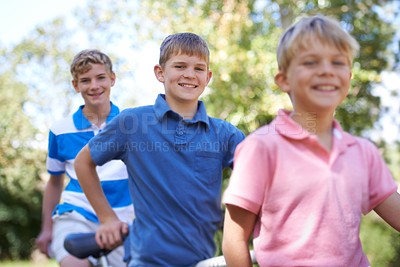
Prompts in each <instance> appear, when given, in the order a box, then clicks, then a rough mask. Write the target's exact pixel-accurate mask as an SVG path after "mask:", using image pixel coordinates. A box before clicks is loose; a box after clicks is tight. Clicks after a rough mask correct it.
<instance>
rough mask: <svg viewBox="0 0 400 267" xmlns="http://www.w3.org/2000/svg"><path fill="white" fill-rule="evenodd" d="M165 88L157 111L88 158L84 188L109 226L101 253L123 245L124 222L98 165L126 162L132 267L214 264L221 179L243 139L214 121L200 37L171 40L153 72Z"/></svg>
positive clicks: (104, 137) (115, 132)
mask: <svg viewBox="0 0 400 267" xmlns="http://www.w3.org/2000/svg"><path fill="white" fill-rule="evenodd" d="M154 73H155V76H156V78H157V80H158V81H160V82H161V83H163V84H164V89H165V95H163V94H160V95H159V96H158V97H157V99H156V102H155V104H154V105H152V106H144V107H138V108H132V109H127V110H125V111H123V112H121V114H120V115H118V116H117V117H116V118H115V119H114V120H113V121H112V122H111V123H110V124H109V125H107V127H106V128H105V130H104V131H103V132H102V133H100V134H99V135H97V136H96V137H95V138H93V139H92V140H91V141H90V142H89V143H88V145H87V146H86V147H85V148H84V149H82V150H81V152H80V153H79V155H78V156H77V161H76V162H75V169H76V172H77V175H78V179H79V182H80V183H81V185H82V188H83V190H84V192H85V194H86V196H87V197H88V199H89V201H90V202H91V204H92V205H93V207H94V209H95V210H96V213H97V214H98V216H99V218H100V220H101V222H102V225H101V226H100V228H99V230H98V231H97V233H96V240H97V243H98V244H99V245H100V246H101V247H105V248H112V247H114V246H115V245H117V244H120V242H121V233H123V234H125V233H127V232H128V226H127V225H126V224H125V223H123V222H121V221H120V220H118V218H117V217H116V216H115V213H114V212H113V210H112V209H111V208H110V206H109V204H108V202H107V200H106V199H105V198H104V196H103V195H102V192H101V188H100V186H99V181H98V177H97V174H96V172H95V167H96V165H103V164H105V163H106V162H108V161H110V160H114V159H121V160H122V161H123V162H124V163H125V164H126V165H127V168H128V173H129V185H130V189H131V192H132V199H133V203H134V205H135V214H136V219H135V221H133V224H132V227H131V228H130V235H129V236H130V247H131V248H130V256H131V260H130V262H129V266H194V265H195V264H196V263H197V262H198V261H200V260H203V259H206V258H210V257H212V256H214V253H215V244H214V240H213V237H214V234H215V233H216V231H217V230H218V227H219V226H220V223H221V220H222V212H221V189H222V188H221V187H222V171H223V169H224V168H225V167H229V166H230V167H231V166H232V160H233V154H234V150H235V148H236V145H237V144H238V143H239V142H241V141H242V140H243V139H244V134H243V133H242V132H241V131H240V130H238V129H237V128H236V127H234V126H233V125H231V124H230V123H228V122H226V121H223V120H220V119H216V118H211V117H209V116H208V115H207V113H206V109H205V107H204V104H203V102H201V101H199V100H198V99H199V97H200V95H201V94H202V93H203V91H204V89H205V87H206V86H207V84H208V82H209V81H210V79H211V76H212V72H211V71H210V70H209V50H208V46H207V44H206V42H205V41H204V40H203V39H202V38H201V37H199V36H197V35H196V34H193V33H178V34H173V35H170V36H168V37H167V38H166V39H165V40H164V41H163V43H162V44H161V47H160V60H159V64H158V65H156V66H155V67H154Z"/></svg>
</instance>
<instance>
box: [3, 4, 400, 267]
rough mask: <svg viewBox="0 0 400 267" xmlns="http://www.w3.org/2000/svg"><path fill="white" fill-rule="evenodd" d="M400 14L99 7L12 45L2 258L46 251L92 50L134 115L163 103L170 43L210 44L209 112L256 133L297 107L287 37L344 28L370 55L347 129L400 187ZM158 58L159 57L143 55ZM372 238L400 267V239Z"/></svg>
mask: <svg viewBox="0 0 400 267" xmlns="http://www.w3.org/2000/svg"><path fill="white" fill-rule="evenodd" d="M399 6H400V5H398V2H397V1H387V0H366V1H361V0H331V1H328V0H296V1H294V0H247V1H241V0H163V1H157V0H145V1H139V0H131V1H127V0H116V1H111V0H104V1H94V0H88V1H87V6H86V7H85V8H77V9H76V10H75V11H74V13H73V15H71V16H69V17H59V18H56V19H54V20H53V21H49V22H48V23H45V24H43V25H40V26H37V28H36V29H35V30H34V31H32V32H31V33H30V34H29V36H26V37H25V38H24V39H23V40H22V41H21V42H20V43H18V44H16V45H13V46H12V47H1V45H0V85H1V86H0V90H1V94H0V103H1V105H0V109H1V114H2V116H1V118H0V127H1V131H0V137H1V138H0V142H1V146H0V150H1V153H0V236H1V242H0V259H3V260H5V259H27V258H29V257H30V255H31V252H32V250H33V249H34V246H33V241H34V238H35V237H36V235H37V233H38V232H39V228H40V210H41V199H42V190H43V185H44V183H45V182H46V179H47V174H46V173H45V157H46V145H47V131H48V129H49V126H50V124H51V122H53V121H54V120H55V119H58V118H60V117H62V116H65V115H67V114H69V113H70V112H71V111H72V110H74V109H76V103H77V102H78V101H79V97H77V96H76V95H75V92H74V90H73V89H72V87H71V85H70V80H71V78H70V74H69V64H70V61H71V60H72V57H73V55H74V54H75V53H77V52H79V51H80V50H81V49H85V48H88V47H91V48H98V49H100V50H103V51H105V52H107V53H108V54H110V55H111V57H112V58H113V61H114V65H115V70H116V73H117V75H118V82H117V86H116V88H115V89H113V90H114V91H113V95H112V98H113V101H114V102H116V103H117V104H118V105H120V106H132V105H137V104H140V103H142V102H143V98H149V97H150V98H151V100H150V102H149V103H150V104H151V103H152V102H153V101H154V99H153V97H155V94H156V93H159V92H162V90H158V91H152V90H154V89H155V88H150V87H156V85H154V84H156V83H155V82H151V80H155V79H153V74H152V68H151V67H149V68H146V66H148V65H149V64H150V66H152V65H154V64H156V63H157V61H156V60H157V57H158V46H159V44H160V43H161V41H162V39H163V38H165V36H166V35H168V34H171V33H174V32H181V31H191V32H195V33H197V34H199V35H201V36H203V37H204V38H205V39H206V40H207V41H208V43H209V46H210V49H211V69H212V71H213V79H212V81H211V83H210V86H209V88H208V89H207V92H206V94H205V96H204V97H203V100H204V101H205V102H206V105H207V109H208V112H209V113H210V115H212V116H216V117H219V118H222V119H226V120H228V121H230V122H232V123H233V124H235V125H237V126H238V127H239V128H240V129H242V130H243V131H244V132H245V133H250V132H252V131H254V130H255V129H256V128H258V127H259V126H261V125H263V124H265V123H268V122H270V121H271V120H272V119H273V117H274V115H275V114H276V111H277V109H279V108H282V107H289V104H290V103H289V99H288V97H287V96H286V95H285V94H282V93H281V92H280V91H279V90H278V88H277V86H276V85H275V84H274V81H273V77H274V74H275V73H276V71H277V64H276V60H275V58H276V56H275V51H276V46H277V43H278V39H279V36H280V34H281V33H282V31H283V30H284V29H285V28H286V27H288V26H289V25H290V24H292V23H293V22H295V21H296V20H298V19H299V18H300V17H302V16H305V15H314V14H326V15H329V16H332V17H335V18H337V19H339V20H340V21H341V23H342V25H343V27H345V28H346V29H347V30H348V31H349V32H350V33H351V34H352V35H353V36H354V37H355V38H356V39H357V40H358V41H359V43H360V45H361V51H360V55H359V56H358V57H357V58H356V60H355V62H354V69H353V77H354V79H353V82H352V88H351V92H350V94H349V96H348V98H347V100H346V101H345V102H344V103H343V105H342V106H341V107H340V108H338V110H337V112H336V118H337V119H338V120H339V121H340V122H341V124H342V126H343V128H344V129H345V130H347V131H349V132H351V133H353V134H357V135H361V136H364V137H366V138H370V139H371V140H373V141H374V142H375V143H376V144H377V145H378V146H379V147H380V148H381V151H382V154H383V155H384V157H385V159H386V160H387V162H388V164H389V166H390V168H391V170H392V173H393V174H394V176H395V178H396V179H397V180H400V176H399V175H400V156H399V154H400V148H399V147H400V137H399V136H397V138H395V140H394V141H391V142H390V143H388V142H387V140H386V139H385V138H384V137H385V135H384V134H385V133H384V131H383V128H382V123H381V118H382V117H388V116H393V120H394V121H395V122H398V120H396V116H398V114H399V110H393V109H391V108H392V107H383V105H382V101H381V100H382V99H381V93H382V92H385V93H387V94H389V95H390V97H392V98H398V97H399V96H398V94H399V90H398V88H397V90H394V89H390V88H386V87H384V86H382V73H385V72H390V73H392V72H397V73H398V72H399V70H400V68H399V36H398V35H399V32H400V29H399V25H398V24H395V23H394V21H395V19H396V18H397V19H398V18H399V16H400V15H399V10H400V7H399ZM396 33H397V35H396ZM147 48H150V49H152V50H151V52H147V53H148V54H147V58H146V56H145V57H143V56H140V53H143V51H145V50H146V49H147ZM146 51H149V49H147V50H146ZM153 59H155V61H154V62H153V61H152V60H153ZM142 73H146V76H147V75H148V77H150V78H149V79H148V80H146V82H145V83H144V84H141V83H139V82H138V79H139V76H141V75H143V74H142ZM376 88H379V90H376ZM393 108H394V107H393ZM398 126H399V125H398ZM227 177H228V174H226V175H225V178H227ZM226 182H227V179H225V183H226ZM361 238H362V242H363V246H364V248H365V251H366V252H367V254H368V257H369V258H370V260H371V263H372V266H400V245H399V244H400V242H399V240H400V236H399V234H398V233H396V232H395V231H393V230H392V229H391V228H389V227H388V226H387V225H386V224H384V223H382V221H381V220H379V219H378V218H377V216H376V215H375V214H374V213H371V214H369V215H368V216H366V217H365V218H364V221H363V224H362V229H361ZM216 240H217V242H218V243H220V234H219V235H218V236H216ZM218 253H219V254H220V250H219V251H218Z"/></svg>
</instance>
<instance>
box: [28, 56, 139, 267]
mask: <svg viewBox="0 0 400 267" xmlns="http://www.w3.org/2000/svg"><path fill="white" fill-rule="evenodd" d="M71 74H72V77H73V80H72V84H73V86H74V88H75V91H76V92H77V93H80V94H81V96H82V98H83V100H84V102H85V104H84V105H82V106H81V107H80V108H79V109H78V110H77V111H76V112H75V113H74V114H73V115H72V116H69V117H67V118H65V119H63V120H60V121H58V122H56V123H55V124H54V125H53V126H52V127H51V129H50V133H49V150H48V157H47V163H46V165H47V170H48V172H49V174H50V179H49V181H48V183H47V185H46V190H45V193H44V197H43V214H42V231H41V232H40V234H39V236H38V238H37V240H36V244H37V245H38V248H39V250H40V251H41V252H43V253H45V254H46V255H48V256H50V255H51V256H54V257H55V258H56V260H57V261H58V262H59V263H60V265H61V266H74V267H81V266H82V267H89V266H91V265H90V263H89V261H88V260H86V259H85V260H80V259H78V258H75V257H73V256H72V255H70V254H68V252H67V251H66V250H65V249H64V239H65V237H66V235H68V234H70V233H76V232H93V231H96V229H97V227H98V225H99V220H98V219H97V216H96V215H95V212H94V210H93V208H92V207H91V206H90V203H89V201H88V200H87V198H86V197H85V195H84V193H83V191H82V189H81V187H80V185H79V182H78V179H77V177H76V174H75V170H74V160H75V157H76V155H77V154H78V152H79V151H80V150H81V149H82V147H84V146H85V145H86V144H87V142H88V141H89V140H90V139H91V138H92V137H93V136H95V135H96V134H97V133H98V132H100V131H101V130H102V129H103V128H104V127H105V125H106V124H108V123H109V122H110V120H111V119H112V118H114V117H115V116H116V115H117V114H118V113H119V109H118V107H117V106H115V105H114V104H113V103H111V102H110V91H111V87H112V86H113V85H114V83H115V79H116V77H115V73H114V72H113V70H112V62H111V60H110V58H109V57H108V56H107V55H105V54H104V53H102V52H100V51H98V50H84V51H81V52H80V53H78V54H77V55H76V56H75V58H74V60H73V62H72V64H71ZM97 171H98V173H99V177H100V180H101V186H102V188H103V190H104V192H106V195H107V199H108V201H109V202H110V204H111V206H112V208H113V209H114V211H115V213H116V214H117V216H118V218H119V219H120V220H122V221H124V222H131V221H132V220H133V218H134V212H133V207H132V201H131V198H130V196H129V190H128V173H127V170H126V166H125V165H124V164H123V162H122V161H118V160H113V161H110V162H108V163H107V164H105V165H104V166H102V167H100V168H98V169H97ZM65 174H66V175H67V176H68V178H69V183H68V185H67V187H66V188H65V190H64V191H63V189H64V176H65ZM60 199H62V202H61V203H60ZM50 244H51V245H50ZM49 245H50V248H49ZM123 254H124V249H123V247H122V246H121V247H119V248H118V249H116V250H114V251H113V252H112V254H110V255H109V260H110V262H111V263H112V265H113V266H123V265H124V262H123ZM92 263H94V262H92Z"/></svg>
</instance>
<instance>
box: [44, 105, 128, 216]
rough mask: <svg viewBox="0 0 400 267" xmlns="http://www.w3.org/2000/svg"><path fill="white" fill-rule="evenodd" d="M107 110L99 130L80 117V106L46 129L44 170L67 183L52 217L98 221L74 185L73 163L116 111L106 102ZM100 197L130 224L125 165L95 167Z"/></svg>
mask: <svg viewBox="0 0 400 267" xmlns="http://www.w3.org/2000/svg"><path fill="white" fill-rule="evenodd" d="M110 105H111V111H110V114H109V116H108V117H107V120H106V122H105V123H103V124H102V125H101V126H100V127H97V126H96V125H93V124H92V123H91V122H90V121H89V120H88V119H87V118H86V117H85V116H84V114H83V112H82V109H83V106H81V107H80V108H79V109H78V110H77V111H76V112H75V113H74V114H73V115H72V116H69V117H67V118H65V119H63V120H60V121H58V122H56V123H55V124H54V125H53V126H52V127H51V129H50V133H49V144H48V157H47V162H46V167H47V171H48V172H49V173H50V174H52V175H60V174H64V173H65V174H66V176H67V177H68V178H69V183H68V185H67V186H66V188H65V190H64V191H63V193H62V196H61V203H60V204H59V205H57V207H56V209H55V210H54V214H62V213H65V212H69V211H73V210H75V211H77V212H79V213H80V214H82V215H83V216H84V217H85V218H87V219H88V220H90V221H93V222H98V218H97V216H96V214H95V212H94V210H93V208H92V206H91V205H90V203H89V201H88V200H87V198H86V196H85V194H84V193H83V191H82V188H81V186H80V184H79V182H78V179H77V176H76V173H75V169H74V161H75V157H76V156H77V154H78V153H79V151H80V150H81V149H82V148H83V147H84V146H85V145H86V144H87V143H88V142H89V140H90V139H91V138H92V137H93V136H95V135H96V134H97V133H99V132H100V131H102V129H103V128H104V127H105V125H106V124H107V123H108V122H110V121H111V119H113V118H114V117H115V116H116V115H117V114H118V113H119V108H118V107H117V106H115V105H114V104H112V103H110ZM97 173H98V175H99V178H100V181H101V185H102V188H103V190H104V194H105V195H106V197H107V200H108V201H109V203H110V205H111V207H112V208H113V209H114V211H115V212H116V214H117V216H118V217H119V219H120V220H122V221H124V222H127V223H128V222H129V223H131V222H132V220H133V218H134V210H133V205H132V201H131V198H130V195H129V187H128V173H127V171H126V166H125V164H124V163H123V162H122V161H120V160H113V161H110V162H108V163H107V164H105V165H103V166H101V167H97Z"/></svg>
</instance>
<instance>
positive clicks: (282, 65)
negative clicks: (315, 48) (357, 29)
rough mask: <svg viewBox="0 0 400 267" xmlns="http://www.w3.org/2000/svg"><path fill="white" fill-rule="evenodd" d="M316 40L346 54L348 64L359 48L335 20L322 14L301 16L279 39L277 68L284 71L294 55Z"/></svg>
mask: <svg viewBox="0 0 400 267" xmlns="http://www.w3.org/2000/svg"><path fill="white" fill-rule="evenodd" d="M316 41H319V42H321V43H323V44H328V45H333V46H335V47H336V48H337V49H339V51H342V52H344V53H345V54H347V55H348V60H349V63H350V64H351V63H352V61H353V59H354V57H355V56H356V55H357V53H358V50H359V44H358V42H357V41H356V40H355V39H354V38H353V37H352V36H351V35H350V34H349V33H348V32H346V31H345V30H344V29H343V28H342V27H341V26H340V24H339V22H338V21H337V20H335V19H332V18H329V17H326V16H322V15H316V16H312V17H307V18H302V19H301V20H300V21H298V22H297V23H295V24H293V25H292V26H290V27H289V28H288V29H287V30H286V31H285V33H284V34H283V35H282V37H281V39H280V41H279V45H278V51H277V60H278V67H279V70H280V71H283V72H285V71H286V70H287V68H288V67H289V65H290V61H291V60H292V58H293V57H294V55H296V54H297V53H298V51H299V50H301V49H304V48H307V47H308V46H309V44H310V43H313V42H316Z"/></svg>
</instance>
